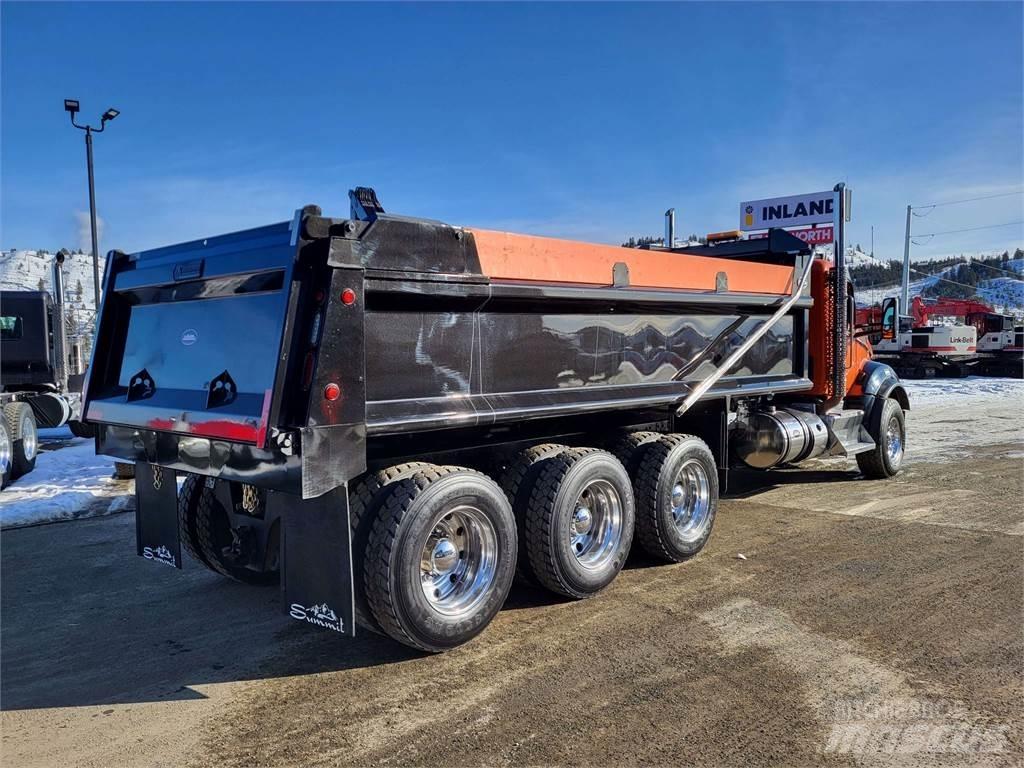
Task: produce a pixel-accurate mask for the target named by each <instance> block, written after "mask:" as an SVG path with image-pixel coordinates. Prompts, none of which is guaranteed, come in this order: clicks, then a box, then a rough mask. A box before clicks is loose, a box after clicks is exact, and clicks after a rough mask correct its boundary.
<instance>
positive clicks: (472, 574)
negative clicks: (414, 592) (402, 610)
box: [420, 505, 498, 619]
mask: <svg viewBox="0 0 1024 768" xmlns="http://www.w3.org/2000/svg"><path fill="white" fill-rule="evenodd" d="M497 564H498V534H497V531H496V530H495V528H494V524H493V523H492V522H491V521H490V519H489V518H488V517H487V515H485V514H484V513H483V512H482V511H481V510H479V509H477V508H476V507H473V506H470V505H462V506H458V507H455V508H453V509H450V510H447V511H445V512H442V513H441V514H440V516H439V517H438V519H437V520H436V521H435V522H434V525H433V526H432V528H431V530H430V533H429V534H428V536H427V540H426V542H425V543H424V545H423V550H422V552H421V554H420V586H421V587H422V588H423V595H424V596H425V597H426V598H427V603H429V604H430V607H431V608H433V609H434V610H435V611H437V612H438V613H440V614H442V615H443V616H448V617H450V618H454V619H459V618H463V617H465V616H468V615H469V614H471V613H472V612H473V611H474V610H475V609H476V608H477V607H478V606H479V604H480V603H481V602H482V601H483V600H484V599H485V598H486V597H487V595H488V593H489V592H490V590H491V587H492V586H493V585H494V578H495V573H496V568H497Z"/></svg>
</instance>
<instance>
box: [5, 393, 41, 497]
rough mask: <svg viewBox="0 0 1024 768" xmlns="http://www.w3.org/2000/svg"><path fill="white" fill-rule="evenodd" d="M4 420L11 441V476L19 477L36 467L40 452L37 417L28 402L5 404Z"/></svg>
mask: <svg viewBox="0 0 1024 768" xmlns="http://www.w3.org/2000/svg"><path fill="white" fill-rule="evenodd" d="M4 421H5V422H6V423H7V432H8V435H9V436H10V441H11V477H12V479H13V478H18V477H21V476H22V475H26V474H28V473H29V472H31V471H32V470H33V469H35V466H36V455H37V454H38V452H39V433H38V430H37V429H36V417H35V414H33V413H32V409H31V408H30V407H29V405H28V403H8V404H7V405H5V406H4Z"/></svg>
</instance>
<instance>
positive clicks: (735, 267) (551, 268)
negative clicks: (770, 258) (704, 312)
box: [469, 229, 793, 294]
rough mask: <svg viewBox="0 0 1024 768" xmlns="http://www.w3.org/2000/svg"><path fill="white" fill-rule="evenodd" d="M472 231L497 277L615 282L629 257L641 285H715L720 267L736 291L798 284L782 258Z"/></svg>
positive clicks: (782, 289)
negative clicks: (617, 270)
mask: <svg viewBox="0 0 1024 768" xmlns="http://www.w3.org/2000/svg"><path fill="white" fill-rule="evenodd" d="M469 231H470V232H472V234H473V237H474V239H475V240H476V248H477V255H478V257H479V259H480V267H481V269H482V270H483V273H484V274H485V275H487V276H488V277H489V278H491V279H492V280H499V281H500V280H516V281H519V280H529V281H533V282H544V283H585V284H587V285H611V283H612V270H613V269H614V267H615V264H616V263H618V262H624V263H625V264H627V265H628V266H629V284H630V286H631V287H635V288H675V289H683V290H690V291H713V290H715V284H716V283H715V281H716V277H717V276H718V273H719V272H724V273H725V274H726V276H727V278H728V285H729V291H730V292H736V293H772V294H788V293H790V291H791V290H792V286H793V267H786V266H780V265H777V264H756V263H753V262H749V261H739V260H736V259H716V258H713V257H710V256H697V255H694V254H688V253H671V252H669V251H646V250H641V249H639V248H619V247H616V246H614V245H598V244H596V243H581V242H576V241H574V240H557V239H555V238H552V237H536V236H533V235H517V234H514V233H512V232H495V231H493V230H487V229H471V230H469Z"/></svg>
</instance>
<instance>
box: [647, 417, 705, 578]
mask: <svg viewBox="0 0 1024 768" xmlns="http://www.w3.org/2000/svg"><path fill="white" fill-rule="evenodd" d="M635 482H636V499H637V519H636V530H637V538H638V539H639V541H640V545H641V546H642V547H643V548H644V549H645V550H646V551H647V553H648V554H650V555H652V556H653V557H657V558H659V559H661V560H667V561H668V562H672V563H678V562H681V561H682V560H685V559H687V558H688V557H692V556H693V555H695V554H697V553H698V552H700V550H701V549H703V548H704V545H705V544H707V541H708V538H709V537H710V536H711V529H712V527H713V526H714V523H715V513H716V511H717V510H718V471H717V470H716V468H715V459H714V457H713V456H712V455H711V450H710V449H709V448H708V447H707V445H706V444H705V443H704V441H703V440H701V439H700V438H697V437H694V436H692V435H662V436H661V437H660V438H658V440H657V441H656V442H654V443H652V444H651V446H650V448H649V449H648V451H647V452H646V454H645V456H644V459H643V462H641V464H640V467H639V469H638V470H637V473H636V481H635Z"/></svg>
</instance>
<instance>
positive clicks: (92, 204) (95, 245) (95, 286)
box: [85, 127, 100, 312]
mask: <svg viewBox="0 0 1024 768" xmlns="http://www.w3.org/2000/svg"><path fill="white" fill-rule="evenodd" d="M85 163H86V165H87V166H88V167H89V223H90V224H91V226H92V295H93V305H94V306H95V307H96V311H97V312H99V310H100V245H99V235H98V234H97V231H96V181H95V179H94V178H93V172H92V128H90V127H87V128H86V129H85Z"/></svg>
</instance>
